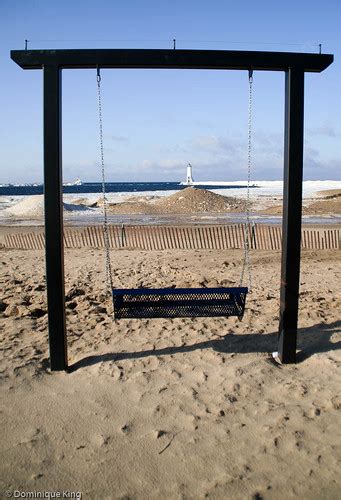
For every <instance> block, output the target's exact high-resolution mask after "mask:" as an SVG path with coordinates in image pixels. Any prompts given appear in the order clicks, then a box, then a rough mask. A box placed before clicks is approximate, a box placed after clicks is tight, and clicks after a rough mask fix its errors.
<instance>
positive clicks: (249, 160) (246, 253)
mask: <svg viewBox="0 0 341 500" xmlns="http://www.w3.org/2000/svg"><path fill="white" fill-rule="evenodd" d="M252 84H253V73H252V70H250V71H249V110H248V111H249V112H248V142H247V188H246V203H245V209H246V224H245V226H244V262H243V267H242V273H241V278H240V286H242V284H243V282H244V275H245V273H246V272H247V274H248V282H249V291H250V292H251V290H252V276H251V262H250V225H251V224H250V208H251V207H250V184H251V164H252Z"/></svg>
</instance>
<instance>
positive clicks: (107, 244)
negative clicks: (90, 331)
mask: <svg viewBox="0 0 341 500" xmlns="http://www.w3.org/2000/svg"><path fill="white" fill-rule="evenodd" d="M97 97H98V119H99V142H100V152H101V170H102V194H103V236H104V247H105V272H106V280H107V284H108V287H110V293H111V291H112V288H113V281H112V271H111V262H110V241H109V231H108V204H107V194H106V192H105V168H104V147H103V119H102V95H101V73H100V69H99V68H97Z"/></svg>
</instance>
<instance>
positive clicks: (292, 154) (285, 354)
mask: <svg viewBox="0 0 341 500" xmlns="http://www.w3.org/2000/svg"><path fill="white" fill-rule="evenodd" d="M303 121H304V71H303V70H302V69H301V68H296V67H293V68H289V69H288V70H287V71H286V81H285V139H284V140H285V142H284V190H283V237H282V270H281V291H280V321H279V343H278V356H279V359H280V360H281V362H282V363H295V361H296V344H297V320H298V301H299V280H300V255H301V218H302V181H303Z"/></svg>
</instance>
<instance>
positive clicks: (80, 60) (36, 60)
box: [11, 49, 333, 73]
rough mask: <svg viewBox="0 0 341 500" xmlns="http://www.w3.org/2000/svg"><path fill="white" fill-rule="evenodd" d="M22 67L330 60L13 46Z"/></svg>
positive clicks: (266, 65)
mask: <svg viewBox="0 0 341 500" xmlns="http://www.w3.org/2000/svg"><path fill="white" fill-rule="evenodd" d="M11 58H12V59H13V61H15V62H16V63H17V64H18V65H19V66H20V67H21V68H23V69H42V68H43V67H44V66H45V65H47V64H48V65H56V66H58V67H59V68H61V69H80V68H96V67H97V66H99V67H100V68H145V69H148V68H150V69H158V68H160V69H161V68H168V69H171V68H173V69H176V68H178V69H222V70H243V69H244V70H245V69H246V70H248V69H250V68H252V69H253V70H255V71H258V70H259V71H286V70H288V69H289V68H292V67H296V68H299V69H300V70H302V71H304V72H313V73H320V72H321V71H323V70H324V69H326V68H327V67H328V66H329V65H330V64H331V63H332V62H333V55H331V54H312V53H297V52H259V51H241V50H182V49H180V50H179V49H176V50H174V49H173V50H171V49H65V50H64V49H58V50H12V51H11Z"/></svg>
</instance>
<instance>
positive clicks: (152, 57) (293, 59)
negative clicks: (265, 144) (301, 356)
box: [11, 49, 334, 371]
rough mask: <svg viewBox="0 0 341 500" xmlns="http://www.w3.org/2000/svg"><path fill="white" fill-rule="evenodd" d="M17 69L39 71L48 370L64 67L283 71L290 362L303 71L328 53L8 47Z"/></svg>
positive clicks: (53, 347) (55, 327)
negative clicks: (41, 83)
mask: <svg viewBox="0 0 341 500" xmlns="http://www.w3.org/2000/svg"><path fill="white" fill-rule="evenodd" d="M11 58H12V59H13V61H14V62H16V63H17V64H18V65H19V66H20V67H21V68H23V69H43V73H44V204H45V255H46V282H47V301H48V329H49V343H50V364H51V370H53V371H54V370H65V371H67V369H68V360H67V332H66V322H65V282H64V247H63V210H62V194H63V183H62V99H61V90H62V83H61V80H62V79H61V75H62V70H63V69H86V68H112V69H115V68H116V69H118V68H123V69H128V68H141V69H142V68H143V69H148V68H150V69H152V68H154V69H209V70H247V71H250V70H253V71H282V72H284V73H285V131H284V188H283V231H282V234H283V236H282V263H281V284H280V314H279V334H278V357H279V359H280V361H281V362H282V363H295V362H296V347H297V322H298V303H299V275H300V250H301V216H302V180H303V125H304V76H305V73H306V72H313V73H314V72H315V73H320V72H321V71H323V70H325V69H326V68H327V67H328V66H329V65H330V64H332V62H333V60H334V57H333V55H332V54H310V53H309V54H305V53H293V52H259V51H228V50H227V51H226V50H158V49H67V50H13V51H11Z"/></svg>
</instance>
